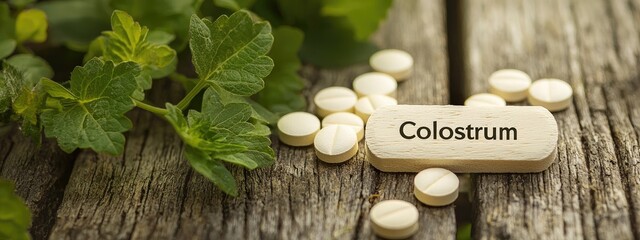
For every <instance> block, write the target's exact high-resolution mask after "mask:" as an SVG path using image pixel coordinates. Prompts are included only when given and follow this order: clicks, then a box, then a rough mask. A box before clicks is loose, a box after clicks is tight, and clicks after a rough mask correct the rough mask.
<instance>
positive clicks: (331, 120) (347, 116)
mask: <svg viewBox="0 0 640 240" xmlns="http://www.w3.org/2000/svg"><path fill="white" fill-rule="evenodd" d="M331 125H342V126H348V127H350V128H351V129H353V131H354V132H356V136H357V137H358V142H359V141H360V140H362V138H363V137H364V122H363V121H362V118H360V117H358V115H355V114H353V113H348V112H339V113H332V114H330V115H328V116H326V117H325V118H323V119H322V127H323V128H325V127H328V126H331Z"/></svg>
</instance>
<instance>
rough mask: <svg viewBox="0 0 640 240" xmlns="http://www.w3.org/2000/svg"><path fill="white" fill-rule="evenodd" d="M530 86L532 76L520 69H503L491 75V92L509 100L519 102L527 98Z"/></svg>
mask: <svg viewBox="0 0 640 240" xmlns="http://www.w3.org/2000/svg"><path fill="white" fill-rule="evenodd" d="M529 86H531V77H529V75H528V74H526V73H525V72H523V71H520V70H516V69H503V70H499V71H496V72H494V73H493V74H491V76H489V87H490V92H491V93H493V94H495V95H498V96H500V97H502V98H503V99H504V100H506V101H507V102H517V101H522V100H524V99H525V98H527V89H529Z"/></svg>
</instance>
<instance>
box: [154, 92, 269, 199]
mask: <svg viewBox="0 0 640 240" xmlns="http://www.w3.org/2000/svg"><path fill="white" fill-rule="evenodd" d="M167 110H168V111H169V113H168V114H167V115H166V116H165V117H166V118H167V119H168V120H169V122H171V124H172V125H173V126H174V128H175V129H176V131H177V132H178V134H179V135H180V137H181V138H182V139H183V141H184V142H185V143H186V145H187V149H191V150H188V151H187V153H186V154H187V158H189V159H190V161H192V159H196V160H198V163H200V164H205V163H207V164H213V163H215V164H216V166H223V165H222V163H221V162H220V161H225V162H228V163H232V164H235V165H239V166H242V167H245V168H247V169H255V168H257V167H261V166H267V165H269V164H272V163H273V161H274V158H275V153H274V151H273V149H271V148H270V144H271V141H270V140H269V137H268V136H269V134H270V131H269V129H268V127H266V126H265V125H264V124H262V123H259V122H257V123H251V122H250V120H251V113H252V110H251V106H250V105H249V104H247V103H228V104H223V102H222V101H221V98H220V96H219V95H218V94H217V93H216V92H215V91H214V90H212V89H207V90H206V91H205V93H204V96H203V100H202V111H201V112H197V111H194V110H191V111H189V115H188V117H187V118H185V117H184V116H183V115H182V112H181V111H180V109H178V108H177V107H175V106H173V105H171V104H167ZM203 143H206V144H203ZM189 151H190V152H189ZM189 154H192V156H189ZM212 162H213V163H212ZM192 165H193V164H192ZM194 168H195V167H194ZM196 170H197V169H196ZM199 172H200V171H199ZM201 173H202V172H201ZM202 174H203V175H205V176H206V177H208V178H209V179H212V181H214V183H216V185H218V186H219V187H220V188H221V189H223V190H224V189H225V188H227V189H235V183H233V186H231V185H229V184H230V183H228V182H227V183H218V182H215V181H219V179H215V180H214V179H213V178H225V176H224V173H215V172H205V173H202ZM206 174H210V175H209V176H207V175H206ZM221 185H224V186H221ZM225 192H227V193H228V191H227V190H225Z"/></svg>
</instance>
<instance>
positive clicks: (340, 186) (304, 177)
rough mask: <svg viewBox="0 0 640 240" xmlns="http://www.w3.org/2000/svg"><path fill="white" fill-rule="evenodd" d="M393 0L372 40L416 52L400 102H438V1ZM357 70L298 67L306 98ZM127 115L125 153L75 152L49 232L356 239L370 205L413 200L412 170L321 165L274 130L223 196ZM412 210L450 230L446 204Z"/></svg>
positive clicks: (161, 137)
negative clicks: (256, 162) (261, 161)
mask: <svg viewBox="0 0 640 240" xmlns="http://www.w3.org/2000/svg"><path fill="white" fill-rule="evenodd" d="M394 4H395V6H394V8H393V10H392V11H391V12H390V16H389V20H388V21H387V22H386V23H385V24H384V26H383V27H382V30H381V31H380V32H379V33H378V34H377V36H376V42H378V43H379V44H380V46H381V47H383V48H391V47H394V48H401V49H406V50H409V51H410V52H411V53H412V54H413V55H414V57H415V61H416V72H415V73H414V74H415V75H414V77H413V78H412V79H409V80H408V81H407V82H405V83H402V84H401V85H400V87H399V90H398V100H399V102H400V103H422V104H446V103H447V102H448V90H447V86H448V85H447V56H446V37H445V23H444V19H445V16H444V3H443V1H441V0H419V1H395V3H394ZM366 71H370V69H369V68H368V67H366V66H355V67H352V68H348V69H344V70H319V69H314V68H313V67H307V68H305V70H304V75H305V76H306V77H307V78H308V80H310V83H311V84H310V87H309V88H308V90H307V92H306V93H307V96H308V99H309V100H311V99H312V96H313V94H314V93H315V92H317V91H319V90H320V89H322V88H324V87H327V86H331V85H341V86H350V83H351V80H352V79H353V78H354V77H355V76H357V75H358V74H360V73H364V72H366ZM160 94H166V93H160ZM312 108H313V106H310V110H311V109H312ZM133 119H134V121H135V122H136V124H135V126H136V129H134V130H133V131H132V132H131V133H129V134H128V142H127V146H126V151H125V154H124V156H121V157H107V156H103V155H96V154H94V153H91V152H88V151H86V152H82V153H81V154H80V156H79V157H78V159H77V160H76V164H75V168H74V171H73V174H72V175H71V178H70V180H69V184H68V186H67V189H66V192H65V197H64V200H63V203H62V204H61V206H60V209H59V211H58V218H57V221H56V225H55V226H54V229H53V231H52V235H51V239H94V238H100V239H105V238H106V239H125V238H135V239H140V238H154V239H155V238H160V239H166V238H179V239H183V238H211V239H257V238H260V239H262V238H264V239H276V238H277V239H281V238H282V239H332V238H338V239H349V238H354V239H364V238H373V235H372V233H371V231H370V229H369V223H368V215H367V214H368V211H369V209H370V207H371V206H372V204H373V203H375V202H377V201H379V200H380V199H391V198H396V199H404V200H408V201H411V202H414V203H417V202H416V200H415V199H414V197H413V195H412V193H411V192H412V187H411V186H412V184H411V182H412V178H413V174H390V173H389V174H387V173H381V172H378V171H376V170H375V169H374V168H373V167H371V166H370V165H369V164H368V163H367V162H366V161H365V160H364V151H363V150H361V151H360V152H359V153H358V155H357V156H356V157H355V159H352V160H350V161H348V162H347V163H344V164H340V165H329V164H325V163H322V162H320V161H318V160H316V157H315V154H314V152H313V149H312V148H309V147H307V148H292V147H288V146H285V145H282V144H280V143H278V141H277V139H275V138H274V139H273V140H274V144H273V146H274V148H275V149H276V151H277V159H278V160H277V162H276V164H275V165H274V166H272V167H269V168H265V169H259V170H255V171H245V170H243V169H238V168H235V169H233V173H234V175H235V176H236V178H237V179H238V181H239V188H240V194H239V196H238V197H237V198H232V197H228V196H226V195H224V194H222V193H221V192H220V191H218V190H216V189H215V187H214V186H213V184H211V183H210V182H208V181H207V180H205V179H204V178H203V177H202V176H200V175H198V174H197V173H194V172H193V171H191V170H190V168H189V167H188V165H187V163H186V160H185V159H184V158H183V157H182V155H181V149H182V147H181V143H180V141H179V139H178V137H177V136H176V135H175V134H174V133H173V130H171V129H170V127H169V126H168V125H167V124H166V123H163V122H162V121H161V120H159V119H157V118H155V117H153V116H151V115H149V114H146V113H140V112H136V114H135V116H133ZM145 123H148V125H145ZM360 147H361V149H363V148H364V146H363V145H362V143H361V145H360ZM377 194H379V196H378V195H377ZM419 209H420V212H421V224H422V228H421V231H420V233H419V234H418V235H417V236H416V239H426V238H434V239H452V238H454V237H455V216H454V209H453V206H449V207H444V208H428V207H424V206H422V205H419Z"/></svg>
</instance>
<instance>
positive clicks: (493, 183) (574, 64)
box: [463, 0, 640, 239]
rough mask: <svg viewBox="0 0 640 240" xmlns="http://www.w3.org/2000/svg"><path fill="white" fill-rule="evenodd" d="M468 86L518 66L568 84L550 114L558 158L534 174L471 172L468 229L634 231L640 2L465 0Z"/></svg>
mask: <svg viewBox="0 0 640 240" xmlns="http://www.w3.org/2000/svg"><path fill="white" fill-rule="evenodd" d="M463 5H464V12H463V16H464V17H465V20H464V24H465V28H464V34H465V38H464V39H465V40H464V41H465V43H464V46H465V51H466V52H467V55H466V56H465V67H466V70H467V71H466V76H467V78H466V81H467V84H468V86H469V89H468V90H469V93H477V92H486V91H487V90H488V87H487V83H486V79H487V77H488V76H489V75H490V74H491V73H492V72H493V71H495V70H498V69H501V68H518V69H522V70H524V71H526V72H528V73H529V74H530V75H531V76H532V78H533V79H538V78H543V77H555V78H560V79H565V80H567V81H568V82H569V83H570V84H571V85H572V86H573V88H574V99H573V105H572V106H571V107H570V108H569V109H568V110H566V111H563V112H559V113H555V114H554V116H555V118H556V120H557V122H558V126H559V129H560V137H559V145H558V158H557V159H556V162H555V163H554V164H553V165H552V166H551V167H550V168H549V169H548V170H547V171H545V172H542V173H539V174H479V175H476V176H475V182H474V183H475V191H474V195H473V201H474V204H475V222H474V223H475V225H474V229H473V232H474V234H473V235H474V237H476V238H480V239H495V238H500V239H502V238H514V239H567V238H568V239H574V238H587V239H597V238H601V239H630V238H634V237H640V228H638V226H637V222H638V220H640V219H638V217H640V209H639V207H640V205H638V204H640V202H639V201H640V200H639V199H640V195H639V192H638V189H639V186H640V184H639V181H640V180H639V176H638V173H639V170H640V169H639V167H640V166H638V164H637V163H638V160H639V148H638V136H639V135H638V133H639V130H640V128H639V126H640V125H639V124H638V111H640V109H639V108H638V107H639V104H638V102H640V96H639V95H638V91H639V90H640V88H639V84H638V83H639V82H638V81H639V78H638V73H639V71H638V69H637V67H638V63H639V58H638V56H640V42H639V41H638V38H639V36H640V28H639V27H640V26H638V24H637V22H638V19H639V17H640V12H638V11H637V9H638V7H639V6H640V5H639V2H637V1H629V2H623V1H577V0H574V1H572V0H564V1H525V0H522V1H486V0H485V1H471V0H469V1H465V2H464V4H463Z"/></svg>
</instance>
